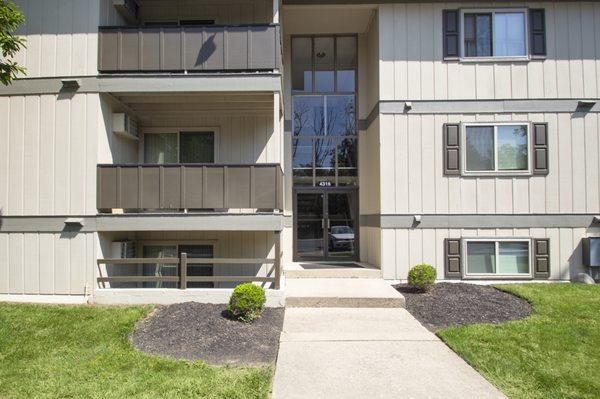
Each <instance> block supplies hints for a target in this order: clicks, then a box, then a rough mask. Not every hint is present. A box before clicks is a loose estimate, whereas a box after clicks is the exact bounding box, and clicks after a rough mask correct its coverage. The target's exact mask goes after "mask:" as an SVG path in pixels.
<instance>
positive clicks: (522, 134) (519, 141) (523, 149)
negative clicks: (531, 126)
mask: <svg viewBox="0 0 600 399" xmlns="http://www.w3.org/2000/svg"><path fill="white" fill-rule="evenodd" d="M528 152H529V149H528V144H527V127H526V126H498V169H500V170H527V169H528V165H527V155H528Z"/></svg>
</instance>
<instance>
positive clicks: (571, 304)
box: [438, 284, 600, 399]
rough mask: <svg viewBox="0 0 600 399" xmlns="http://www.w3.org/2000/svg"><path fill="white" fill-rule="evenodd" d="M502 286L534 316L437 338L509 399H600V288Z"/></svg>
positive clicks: (451, 331)
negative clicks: (529, 305)
mask: <svg viewBox="0 0 600 399" xmlns="http://www.w3.org/2000/svg"><path fill="white" fill-rule="evenodd" d="M498 288H500V289H502V290H504V291H507V292H510V293H513V294H515V295H518V296H520V297H522V298H525V299H527V300H528V301H530V302H531V303H532V305H533V309H534V311H533V314H532V315H531V316H530V317H527V318H525V319H523V320H518V321H512V322H508V323H504V324H500V325H491V324H487V325H486V324H479V325H472V326H466V327H452V328H448V329H444V330H441V331H439V332H438V335H439V336H440V337H441V338H442V339H443V340H444V341H445V342H446V343H447V344H448V345H449V346H450V347H451V348H452V349H453V350H454V351H456V352H457V353H458V354H459V355H460V356H462V357H463V358H464V359H465V360H466V361H467V362H469V363H470V364H471V365H472V366H473V367H475V368H476V369H477V370H478V371H479V372H480V373H482V374H483V375H484V376H485V377H486V378H487V379H488V380H489V381H490V382H492V383H493V384H494V385H495V386H497V387H498V388H499V389H500V390H502V391H503V392H504V393H505V394H506V395H507V396H508V397H509V398H528V399H531V398H597V397H598V396H599V395H600V378H598V371H599V370H600V286H597V285H596V286H593V285H592V286H590V285H579V284H523V285H503V286H498Z"/></svg>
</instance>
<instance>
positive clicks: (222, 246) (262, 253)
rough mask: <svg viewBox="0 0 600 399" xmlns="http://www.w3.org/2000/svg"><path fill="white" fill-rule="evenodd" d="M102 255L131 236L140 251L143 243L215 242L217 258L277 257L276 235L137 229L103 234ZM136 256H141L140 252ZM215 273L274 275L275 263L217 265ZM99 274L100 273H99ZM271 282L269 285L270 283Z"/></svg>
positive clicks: (216, 274)
mask: <svg viewBox="0 0 600 399" xmlns="http://www.w3.org/2000/svg"><path fill="white" fill-rule="evenodd" d="M99 237H100V250H99V253H100V254H99V257H100V258H102V257H104V258H107V257H110V256H111V255H110V252H108V251H109V250H110V243H111V242H112V241H114V240H117V239H119V240H123V239H129V240H133V241H135V242H136V243H138V251H141V244H142V243H144V242H147V243H152V244H160V243H161V242H165V243H171V244H175V243H179V244H182V245H185V244H187V243H189V244H194V243H199V244H204V243H206V244H213V245H214V248H215V249H214V256H215V257H217V258H265V259H266V258H275V235H274V233H272V232H247V231H245V232H242V231H225V232H223V231H218V232H200V231H198V232H188V231H182V232H137V233H129V234H111V233H100V235H99ZM137 256H142V254H141V252H138V253H137ZM213 270H214V275H215V276H227V275H229V276H232V275H235V276H263V277H264V276H267V275H268V276H273V275H274V274H273V273H274V270H273V265H271V264H269V265H267V264H263V265H249V264H248V265H215V266H214V269H213ZM96 277H97V276H96ZM267 285H268V284H267ZM215 286H216V287H217V288H227V287H231V286H232V284H231V283H218V284H216V285H215Z"/></svg>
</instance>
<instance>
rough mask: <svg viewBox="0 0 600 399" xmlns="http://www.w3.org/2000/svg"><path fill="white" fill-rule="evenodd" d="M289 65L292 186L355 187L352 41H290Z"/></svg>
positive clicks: (354, 41)
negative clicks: (290, 64) (290, 75)
mask: <svg viewBox="0 0 600 399" xmlns="http://www.w3.org/2000/svg"><path fill="white" fill-rule="evenodd" d="M292 62H293V65H292V81H293V82H292V90H293V93H292V94H293V97H292V114H293V116H292V124H293V127H292V130H293V137H292V164H293V176H294V184H295V185H322V186H334V185H337V186H340V185H355V184H357V140H356V139H355V138H356V135H357V133H358V132H357V126H356V95H355V94H349V93H354V92H355V91H356V65H357V39H356V36H335V37H334V36H317V37H312V38H306V37H297V38H292ZM309 63H310V67H307V64H309ZM309 79H310V80H311V83H308V82H307V81H308V80H309ZM308 92H312V93H315V94H312V95H309V94H308ZM316 93H332V94H327V95H324V94H316ZM335 93H339V94H335Z"/></svg>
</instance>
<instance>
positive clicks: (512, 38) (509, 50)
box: [462, 9, 528, 58]
mask: <svg viewBox="0 0 600 399" xmlns="http://www.w3.org/2000/svg"><path fill="white" fill-rule="evenodd" d="M526 17H527V12H526V10H500V9H499V10H481V11H480V10H474V11H471V10H463V11H462V27H463V29H462V57H464V58H488V57H499V58H501V57H526V56H527V54H528V51H527V50H528V49H527V44H528V43H527V18H526Z"/></svg>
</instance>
